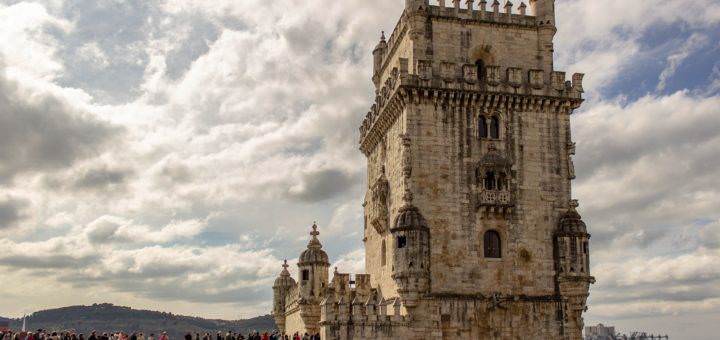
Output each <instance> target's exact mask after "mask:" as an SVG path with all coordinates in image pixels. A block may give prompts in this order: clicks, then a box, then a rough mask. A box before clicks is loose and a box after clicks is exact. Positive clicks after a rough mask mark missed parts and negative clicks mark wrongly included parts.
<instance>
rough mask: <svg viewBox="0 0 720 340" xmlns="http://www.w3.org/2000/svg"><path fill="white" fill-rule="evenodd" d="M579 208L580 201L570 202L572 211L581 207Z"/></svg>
mask: <svg viewBox="0 0 720 340" xmlns="http://www.w3.org/2000/svg"><path fill="white" fill-rule="evenodd" d="M579 206H580V202H578V200H570V207H571V208H572V209H577V207H579Z"/></svg>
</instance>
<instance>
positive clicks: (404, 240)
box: [397, 236, 407, 249]
mask: <svg viewBox="0 0 720 340" xmlns="http://www.w3.org/2000/svg"><path fill="white" fill-rule="evenodd" d="M406 245H407V237H405V236H398V237H397V247H398V249H402V248H405V246H406Z"/></svg>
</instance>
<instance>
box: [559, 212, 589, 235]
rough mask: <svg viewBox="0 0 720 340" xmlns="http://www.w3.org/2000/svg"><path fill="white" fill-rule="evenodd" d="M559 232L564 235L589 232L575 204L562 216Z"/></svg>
mask: <svg viewBox="0 0 720 340" xmlns="http://www.w3.org/2000/svg"><path fill="white" fill-rule="evenodd" d="M558 232H559V233H560V234H562V235H576V234H583V235H584V234H587V226H586V225H585V222H583V220H582V217H581V216H580V214H579V213H578V212H577V210H576V209H575V206H571V207H570V209H569V210H568V211H567V212H566V213H565V214H564V215H563V216H562V217H560V224H559V226H558Z"/></svg>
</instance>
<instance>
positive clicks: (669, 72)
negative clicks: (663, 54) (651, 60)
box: [657, 34, 710, 90]
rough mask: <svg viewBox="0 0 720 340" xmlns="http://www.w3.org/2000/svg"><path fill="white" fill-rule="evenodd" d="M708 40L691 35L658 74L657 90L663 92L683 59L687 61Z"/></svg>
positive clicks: (698, 35)
mask: <svg viewBox="0 0 720 340" xmlns="http://www.w3.org/2000/svg"><path fill="white" fill-rule="evenodd" d="M709 42H710V40H709V39H708V37H706V36H704V35H700V34H693V35H691V36H690V38H688V39H687V41H685V43H684V44H683V45H682V46H680V47H679V48H678V49H677V50H676V51H674V52H673V53H672V54H671V55H670V56H668V58H667V67H665V69H664V70H663V71H662V73H660V82H659V83H658V85H657V89H658V90H664V89H665V86H667V82H668V80H669V79H670V77H672V76H673V75H675V72H676V71H677V69H678V67H679V66H680V64H682V63H683V62H684V61H685V59H687V58H688V57H689V56H690V55H692V54H693V53H695V52H697V51H698V50H699V49H701V48H702V47H704V46H706V45H707V44H708V43H709Z"/></svg>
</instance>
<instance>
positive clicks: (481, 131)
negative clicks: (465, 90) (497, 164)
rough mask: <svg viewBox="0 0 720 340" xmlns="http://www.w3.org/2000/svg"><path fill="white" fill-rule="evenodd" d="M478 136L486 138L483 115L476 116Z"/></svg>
mask: <svg viewBox="0 0 720 340" xmlns="http://www.w3.org/2000/svg"><path fill="white" fill-rule="evenodd" d="M478 136H479V137H480V138H483V139H485V138H488V125H487V120H486V119H485V116H480V117H479V118H478Z"/></svg>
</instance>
